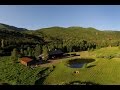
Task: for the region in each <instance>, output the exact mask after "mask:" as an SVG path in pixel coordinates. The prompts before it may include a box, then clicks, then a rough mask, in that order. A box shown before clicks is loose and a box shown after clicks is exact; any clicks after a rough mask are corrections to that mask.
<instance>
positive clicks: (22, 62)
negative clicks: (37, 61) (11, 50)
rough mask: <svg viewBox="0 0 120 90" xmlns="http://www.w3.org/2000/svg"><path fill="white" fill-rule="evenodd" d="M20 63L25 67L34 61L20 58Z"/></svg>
mask: <svg viewBox="0 0 120 90" xmlns="http://www.w3.org/2000/svg"><path fill="white" fill-rule="evenodd" d="M20 63H21V64H23V65H26V66H30V65H32V64H33V63H34V60H33V59H32V58H29V57H22V58H20Z"/></svg>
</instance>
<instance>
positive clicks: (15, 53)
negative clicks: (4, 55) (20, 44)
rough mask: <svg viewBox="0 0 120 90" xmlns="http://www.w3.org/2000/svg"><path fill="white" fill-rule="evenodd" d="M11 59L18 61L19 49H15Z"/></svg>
mask: <svg viewBox="0 0 120 90" xmlns="http://www.w3.org/2000/svg"><path fill="white" fill-rule="evenodd" d="M11 59H12V60H13V61H16V60H18V52H17V49H16V48H14V49H13V51H12V52H11Z"/></svg>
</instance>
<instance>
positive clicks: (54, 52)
mask: <svg viewBox="0 0 120 90" xmlns="http://www.w3.org/2000/svg"><path fill="white" fill-rule="evenodd" d="M53 54H63V52H62V51H61V50H53V51H50V52H49V55H53Z"/></svg>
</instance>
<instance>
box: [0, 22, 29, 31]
mask: <svg viewBox="0 0 120 90" xmlns="http://www.w3.org/2000/svg"><path fill="white" fill-rule="evenodd" d="M0 29H2V30H9V31H27V29H25V28H18V27H15V26H10V25H7V24H3V23H0Z"/></svg>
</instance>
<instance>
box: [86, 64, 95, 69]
mask: <svg viewBox="0 0 120 90" xmlns="http://www.w3.org/2000/svg"><path fill="white" fill-rule="evenodd" d="M94 66H96V65H90V66H87V68H91V67H94Z"/></svg>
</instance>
